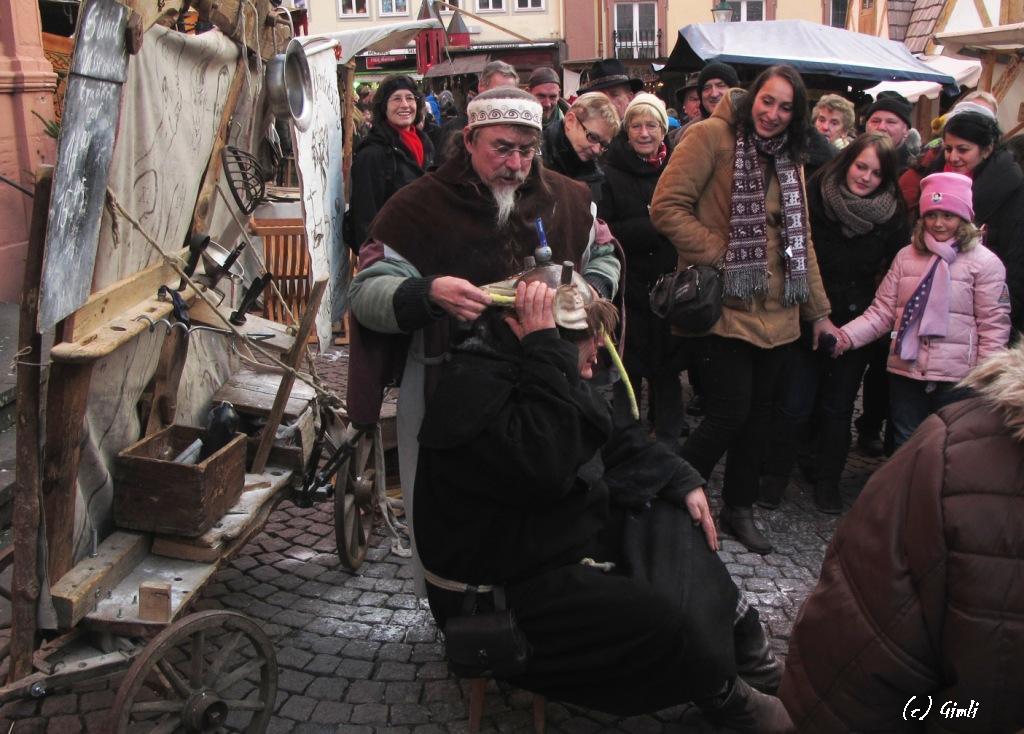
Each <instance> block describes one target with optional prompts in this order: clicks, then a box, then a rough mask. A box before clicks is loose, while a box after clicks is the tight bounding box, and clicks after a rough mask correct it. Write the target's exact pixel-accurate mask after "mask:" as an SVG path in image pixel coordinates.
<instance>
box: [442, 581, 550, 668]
mask: <svg viewBox="0 0 1024 734" xmlns="http://www.w3.org/2000/svg"><path fill="white" fill-rule="evenodd" d="M492 593H493V596H494V609H493V610H490V611H483V610H480V609H478V607H477V599H476V589H475V588H474V587H470V588H469V589H468V590H467V591H466V596H465V600H464V602H463V607H462V612H463V613H462V614H461V615H459V616H457V617H450V618H449V619H448V621H447V622H446V623H445V626H444V640H445V654H446V656H447V658H448V668H449V669H450V670H451V671H452V672H453V673H455V675H457V676H459V677H462V678H483V677H493V678H501V679H505V678H512V677H514V676H517V675H519V674H520V673H524V672H526V667H527V665H528V664H529V662H530V643H529V642H527V640H526V636H525V635H524V634H523V631H522V630H521V629H519V625H518V624H517V623H516V617H515V614H514V613H513V612H512V610H511V609H506V608H505V593H504V589H502V588H501V587H495V588H494V590H493V592H492Z"/></svg>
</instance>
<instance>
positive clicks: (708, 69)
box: [697, 61, 740, 89]
mask: <svg viewBox="0 0 1024 734" xmlns="http://www.w3.org/2000/svg"><path fill="white" fill-rule="evenodd" d="M712 79H721V80H722V81H723V82H725V83H726V85H727V86H728V87H729V88H730V89H731V88H732V87H738V86H739V85H740V77H739V74H737V73H736V70H735V69H734V68H732V67H731V66H729V65H728V64H726V63H723V62H721V61H713V62H712V63H710V64H708V65H707V66H705V67H704V68H703V69H701V70H700V74H699V75H698V76H697V89H704V85H705V84H707V83H708V82H709V81H711V80H712Z"/></svg>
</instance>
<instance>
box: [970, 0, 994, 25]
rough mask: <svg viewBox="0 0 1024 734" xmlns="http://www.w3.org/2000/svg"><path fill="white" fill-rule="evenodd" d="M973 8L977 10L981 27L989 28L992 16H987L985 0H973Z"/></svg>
mask: <svg viewBox="0 0 1024 734" xmlns="http://www.w3.org/2000/svg"><path fill="white" fill-rule="evenodd" d="M974 9H975V10H977V11H978V17H979V18H981V26H982V28H991V27H992V18H991V17H989V14H988V8H986V7H985V0H974Z"/></svg>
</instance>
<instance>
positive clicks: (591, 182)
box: [542, 92, 619, 202]
mask: <svg viewBox="0 0 1024 734" xmlns="http://www.w3.org/2000/svg"><path fill="white" fill-rule="evenodd" d="M618 132H619V113H617V112H616V111H615V108H614V107H613V106H612V103H611V101H609V99H608V97H606V96H605V95H603V94H601V93H600V92H590V93H588V94H584V95H581V96H580V97H579V99H577V100H576V101H575V102H574V103H573V104H572V106H571V107H569V111H568V112H566V113H565V117H564V118H562V119H561V120H560V121H556V122H552V123H551V124H549V125H548V126H547V127H546V128H544V138H543V143H542V150H543V156H544V166H545V168H547V169H549V170H552V171H557V172H558V173H561V174H562V175H563V176H568V177H569V178H572V179H575V180H577V181H582V182H583V183H585V184H587V185H588V186H590V194H591V196H592V197H593V199H594V201H595V202H600V200H601V182H602V181H603V180H604V172H603V171H602V170H601V167H600V166H599V165H598V163H597V159H598V158H599V157H600V156H601V154H602V153H604V152H605V151H606V150H608V146H609V145H611V142H612V138H614V137H615V135H616V134H617V133H618Z"/></svg>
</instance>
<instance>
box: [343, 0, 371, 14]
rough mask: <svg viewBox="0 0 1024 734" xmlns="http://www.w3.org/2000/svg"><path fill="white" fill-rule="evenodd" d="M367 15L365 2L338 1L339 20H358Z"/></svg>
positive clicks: (359, 0) (356, 0)
mask: <svg viewBox="0 0 1024 734" xmlns="http://www.w3.org/2000/svg"><path fill="white" fill-rule="evenodd" d="M367 15H369V13H368V12H367V11H366V0H338V17H339V18H359V17H365V16H367Z"/></svg>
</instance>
